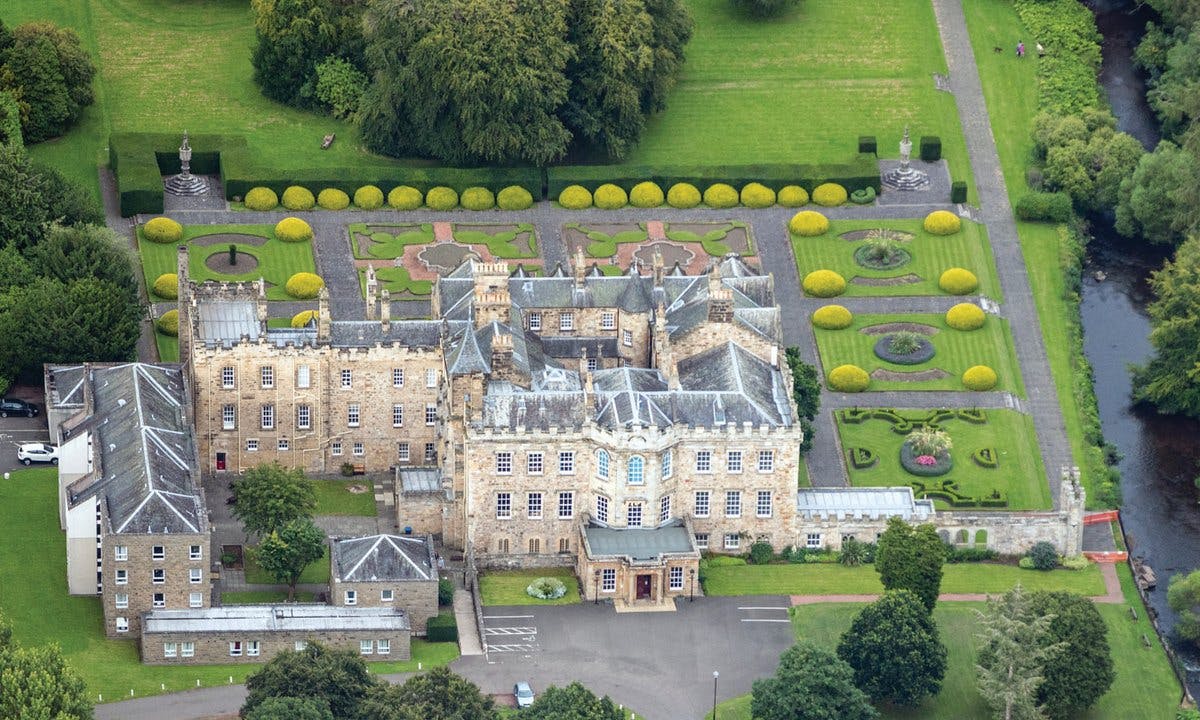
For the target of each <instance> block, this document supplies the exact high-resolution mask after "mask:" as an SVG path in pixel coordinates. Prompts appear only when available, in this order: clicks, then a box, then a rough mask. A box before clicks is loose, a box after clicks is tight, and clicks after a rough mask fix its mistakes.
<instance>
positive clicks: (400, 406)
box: [392, 403, 404, 428]
mask: <svg viewBox="0 0 1200 720" xmlns="http://www.w3.org/2000/svg"><path fill="white" fill-rule="evenodd" d="M392 427H394V428H398V427H404V403H392Z"/></svg>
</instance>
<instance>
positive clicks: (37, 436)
mask: <svg viewBox="0 0 1200 720" xmlns="http://www.w3.org/2000/svg"><path fill="white" fill-rule="evenodd" d="M49 439H50V435H49V433H48V432H47V431H46V417H45V415H38V416H37V417H32V418H26V417H6V418H0V473H6V472H9V471H11V470H16V469H17V468H21V467H24V466H23V465H22V464H21V462H20V461H19V460H17V446H18V445H20V444H21V443H27V442H46V441H48V440H49Z"/></svg>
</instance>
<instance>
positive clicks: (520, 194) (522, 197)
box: [496, 185, 533, 210]
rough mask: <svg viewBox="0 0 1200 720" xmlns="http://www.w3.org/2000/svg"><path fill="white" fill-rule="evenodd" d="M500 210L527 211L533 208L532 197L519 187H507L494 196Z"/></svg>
mask: <svg viewBox="0 0 1200 720" xmlns="http://www.w3.org/2000/svg"><path fill="white" fill-rule="evenodd" d="M496 204H497V205H499V206H500V209H501V210H528V209H529V208H531V207H533V195H531V194H530V193H529V191H528V190H526V189H525V188H523V187H521V186H520V185H509V186H508V187H506V188H504V189H503V190H501V191H500V192H499V193H497V195H496Z"/></svg>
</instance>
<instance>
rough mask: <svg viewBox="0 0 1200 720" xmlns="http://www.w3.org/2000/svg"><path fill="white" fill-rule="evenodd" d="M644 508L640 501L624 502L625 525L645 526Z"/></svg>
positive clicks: (632, 526)
mask: <svg viewBox="0 0 1200 720" xmlns="http://www.w3.org/2000/svg"><path fill="white" fill-rule="evenodd" d="M643 510H644V508H643V507H642V503H641V502H640V501H637V500H635V501H633V502H630V503H626V504H625V527H631V528H634V527H637V528H640V527H645V524H644V520H645V517H644V513H643Z"/></svg>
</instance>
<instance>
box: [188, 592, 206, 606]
mask: <svg viewBox="0 0 1200 720" xmlns="http://www.w3.org/2000/svg"><path fill="white" fill-rule="evenodd" d="M188 607H190V608H202V607H204V593H200V592H193V593H188Z"/></svg>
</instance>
